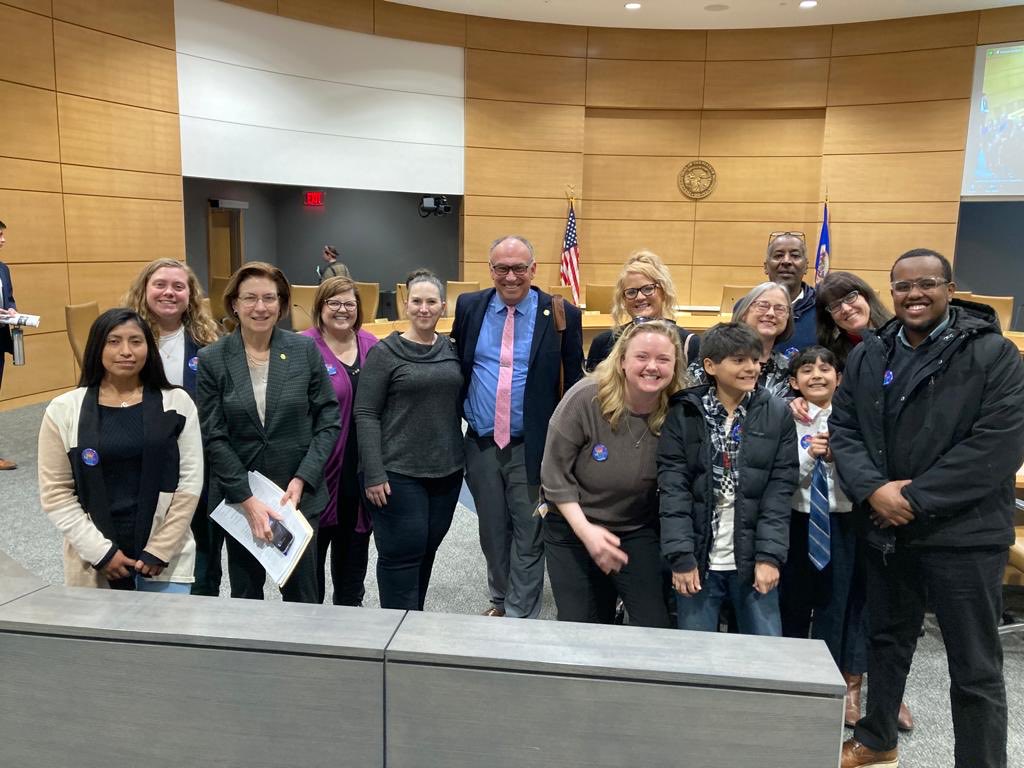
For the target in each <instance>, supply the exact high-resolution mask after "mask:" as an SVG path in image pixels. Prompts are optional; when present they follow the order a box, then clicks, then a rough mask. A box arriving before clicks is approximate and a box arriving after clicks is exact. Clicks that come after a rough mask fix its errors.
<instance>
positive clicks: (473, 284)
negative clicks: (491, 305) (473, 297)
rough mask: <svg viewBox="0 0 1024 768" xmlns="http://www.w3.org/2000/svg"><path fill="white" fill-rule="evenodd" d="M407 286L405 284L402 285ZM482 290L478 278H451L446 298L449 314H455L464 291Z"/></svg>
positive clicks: (449, 315) (450, 315) (451, 315)
mask: <svg viewBox="0 0 1024 768" xmlns="http://www.w3.org/2000/svg"><path fill="white" fill-rule="evenodd" d="M402 287H403V288H404V287H405V286H404V285H403V286H402ZM479 290H480V282H479V281H477V280H471V281H470V280H467V281H464V282H463V281H459V280H449V281H448V285H447V288H446V300H447V302H448V311H447V313H446V314H447V316H448V317H453V316H454V315H455V302H456V300H458V298H459V296H461V295H462V294H464V293H474V292H475V291H479Z"/></svg>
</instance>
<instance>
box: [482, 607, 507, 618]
mask: <svg viewBox="0 0 1024 768" xmlns="http://www.w3.org/2000/svg"><path fill="white" fill-rule="evenodd" d="M483 615H484V616H498V617H501V616H504V615H505V611H503V610H502V609H501V608H499V607H498V606H496V605H492V606H491V607H490V608H488V609H487V610H486V611H484V613H483Z"/></svg>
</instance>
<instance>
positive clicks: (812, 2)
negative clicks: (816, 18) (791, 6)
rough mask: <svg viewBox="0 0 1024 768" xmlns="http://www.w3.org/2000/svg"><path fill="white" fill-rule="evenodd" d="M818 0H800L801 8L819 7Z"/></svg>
mask: <svg viewBox="0 0 1024 768" xmlns="http://www.w3.org/2000/svg"><path fill="white" fill-rule="evenodd" d="M817 6H818V0H800V7H801V8H817Z"/></svg>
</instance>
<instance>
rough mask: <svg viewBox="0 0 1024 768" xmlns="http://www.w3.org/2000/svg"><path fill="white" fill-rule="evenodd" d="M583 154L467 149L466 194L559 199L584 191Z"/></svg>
mask: <svg viewBox="0 0 1024 768" xmlns="http://www.w3.org/2000/svg"><path fill="white" fill-rule="evenodd" d="M582 161H583V155H581V154H576V153H567V152H522V151H518V150H504V149H478V148H473V147H467V148H466V194H467V195H496V196H507V197H553V198H557V199H562V198H563V196H564V195H565V192H566V185H569V184H574V185H576V189H583V162H582Z"/></svg>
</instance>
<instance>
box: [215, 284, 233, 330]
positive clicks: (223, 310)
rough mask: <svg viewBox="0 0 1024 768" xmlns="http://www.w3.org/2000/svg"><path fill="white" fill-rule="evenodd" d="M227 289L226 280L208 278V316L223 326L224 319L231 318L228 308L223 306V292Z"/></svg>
mask: <svg viewBox="0 0 1024 768" xmlns="http://www.w3.org/2000/svg"><path fill="white" fill-rule="evenodd" d="M227 287H228V278H226V277H211V278H210V314H212V315H213V319H214V320H216V321H217V322H218V323H220V324H221V325H224V319H225V318H227V317H230V316H231V309H230V307H225V306H224V291H225V290H226V289H227Z"/></svg>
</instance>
